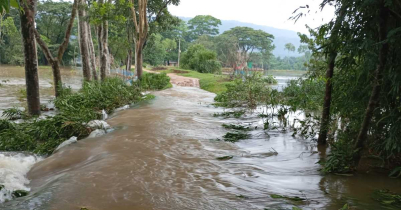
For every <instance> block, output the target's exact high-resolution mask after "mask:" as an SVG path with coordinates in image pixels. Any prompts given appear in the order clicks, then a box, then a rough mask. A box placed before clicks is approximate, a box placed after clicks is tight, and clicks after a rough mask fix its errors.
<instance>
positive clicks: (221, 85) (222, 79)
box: [158, 68, 232, 94]
mask: <svg viewBox="0 0 401 210" xmlns="http://www.w3.org/2000/svg"><path fill="white" fill-rule="evenodd" d="M174 70H179V71H185V72H187V73H177V75H180V76H184V77H192V78H197V79H199V84H200V88H201V89H203V90H206V91H209V92H212V93H216V94H219V93H222V92H224V91H226V90H227V88H226V85H227V84H231V83H232V81H230V77H229V76H228V75H218V74H209V73H199V72H197V71H192V70H186V69H178V68H169V69H167V70H161V71H158V72H165V73H174Z"/></svg>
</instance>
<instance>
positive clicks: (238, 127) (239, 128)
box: [222, 124, 251, 131]
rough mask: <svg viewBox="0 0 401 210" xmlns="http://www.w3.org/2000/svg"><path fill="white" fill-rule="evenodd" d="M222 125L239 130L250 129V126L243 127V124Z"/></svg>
mask: <svg viewBox="0 0 401 210" xmlns="http://www.w3.org/2000/svg"><path fill="white" fill-rule="evenodd" d="M222 126H223V127H224V128H226V129H233V130H239V131H250V130H251V128H249V127H245V126H243V125H234V124H223V125H222Z"/></svg>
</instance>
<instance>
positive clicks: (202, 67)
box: [181, 45, 221, 73]
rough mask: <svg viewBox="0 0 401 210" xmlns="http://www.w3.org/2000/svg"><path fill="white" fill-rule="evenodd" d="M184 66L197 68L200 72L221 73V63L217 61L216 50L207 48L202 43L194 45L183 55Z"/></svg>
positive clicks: (192, 68)
mask: <svg viewBox="0 0 401 210" xmlns="http://www.w3.org/2000/svg"><path fill="white" fill-rule="evenodd" d="M181 64H182V66H183V68H188V69H191V70H196V71H198V72H200V73H220V71H221V64H220V63H219V62H218V61H217V55H216V53H215V52H213V51H210V50H207V49H205V47H204V46H202V45H193V46H191V47H189V48H188V50H187V51H186V52H185V53H184V54H183V55H182V58H181Z"/></svg>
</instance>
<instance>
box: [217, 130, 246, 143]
mask: <svg viewBox="0 0 401 210" xmlns="http://www.w3.org/2000/svg"><path fill="white" fill-rule="evenodd" d="M250 137H251V135H250V134H247V133H241V132H235V133H231V132H228V133H226V134H225V135H224V136H223V138H224V141H229V142H232V143H234V142H238V141H239V140H242V139H248V138H250Z"/></svg>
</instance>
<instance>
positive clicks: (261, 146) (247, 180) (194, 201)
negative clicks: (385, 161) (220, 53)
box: [2, 87, 401, 210]
mask: <svg viewBox="0 0 401 210" xmlns="http://www.w3.org/2000/svg"><path fill="white" fill-rule="evenodd" d="M154 94H155V95H156V98H155V99H154V100H153V101H150V102H147V103H143V104H140V105H137V107H135V108H132V109H128V110H125V111H122V112H119V113H117V114H116V115H115V116H112V118H111V119H109V120H108V123H109V124H111V125H112V126H114V127H115V128H116V130H115V131H113V132H111V133H109V134H107V135H105V136H102V137H99V138H93V139H85V140H81V141H79V142H78V143H76V144H73V145H70V146H68V147H65V148H63V149H62V150H61V151H59V152H57V153H56V154H54V155H52V156H50V157H48V158H46V159H44V160H43V161H41V162H39V163H37V164H36V165H34V166H33V168H32V169H31V171H30V172H29V173H28V178H29V179H30V180H31V183H30V187H31V192H30V195H29V196H27V197H24V198H20V199H16V200H13V201H11V202H7V203H4V204H3V206H2V208H3V209H51V210H53V209H66V210H69V209H71V210H77V209H80V208H81V207H86V208H88V209H90V210H101V209H107V210H136V209H172V210H173V209H174V210H175V209H265V208H266V209H292V207H294V206H298V207H300V208H302V209H329V210H337V209H339V208H341V207H342V206H343V205H344V204H345V203H350V204H351V206H355V207H357V208H356V209H385V208H383V207H382V206H380V205H379V204H378V203H377V202H376V201H374V200H373V199H372V198H371V193H372V192H373V190H375V189H390V190H393V191H396V192H397V191H398V192H399V191H400V189H401V182H400V180H396V179H389V178H387V177H385V176H379V175H355V176H353V177H344V176H335V175H326V176H324V175H322V174H321V173H320V172H319V169H320V166H319V165H318V164H316V162H317V161H318V160H319V157H320V156H322V155H324V154H322V153H317V151H318V149H317V148H316V146H315V144H314V143H313V142H310V141H306V140H302V139H297V138H293V137H291V133H286V132H281V131H271V132H269V133H268V134H269V135H266V134H265V133H264V132H263V131H261V130H254V131H252V132H251V134H252V138H251V139H248V140H242V141H240V142H238V143H235V144H233V143H227V142H223V141H217V140H215V139H217V138H221V136H222V135H224V134H225V133H226V132H227V130H225V129H224V128H222V126H221V124H222V123H234V122H238V121H242V122H243V121H249V122H253V121H255V119H252V118H247V119H245V120H238V119H223V118H216V117H213V116H212V115H213V113H215V112H221V111H222V110H221V109H219V108H215V107H213V106H211V105H210V104H211V103H213V98H214V96H215V95H214V94H212V93H209V92H206V91H203V90H200V89H197V88H191V87H174V88H172V89H168V90H164V91H161V92H156V93H154ZM256 121H257V120H256ZM271 148H274V150H275V151H277V152H278V154H277V155H274V154H272V149H271ZM226 155H232V156H234V158H233V159H230V160H226V161H218V160H216V158H217V157H221V156H226ZM271 194H279V195H284V196H292V197H293V196H298V197H301V198H305V199H306V201H304V202H300V203H297V202H292V201H289V200H286V199H274V198H271V196H270V195H271ZM389 209H391V208H389Z"/></svg>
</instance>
